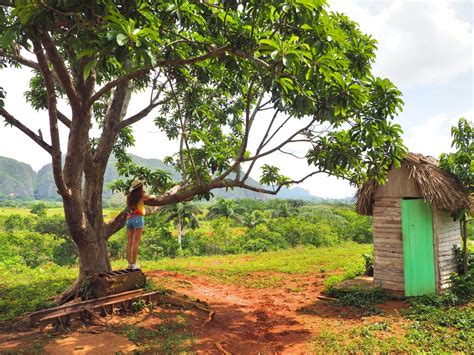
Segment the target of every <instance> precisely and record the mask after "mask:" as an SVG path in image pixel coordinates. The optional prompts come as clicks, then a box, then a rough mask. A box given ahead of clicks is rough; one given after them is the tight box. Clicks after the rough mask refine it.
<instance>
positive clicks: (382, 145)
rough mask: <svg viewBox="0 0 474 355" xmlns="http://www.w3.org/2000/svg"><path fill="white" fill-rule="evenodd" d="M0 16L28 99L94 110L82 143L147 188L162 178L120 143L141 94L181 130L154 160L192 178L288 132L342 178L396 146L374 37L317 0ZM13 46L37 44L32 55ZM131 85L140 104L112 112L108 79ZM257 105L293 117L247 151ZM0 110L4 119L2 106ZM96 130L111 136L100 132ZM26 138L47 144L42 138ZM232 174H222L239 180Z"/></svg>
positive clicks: (372, 170)
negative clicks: (288, 127) (375, 70)
mask: <svg viewBox="0 0 474 355" xmlns="http://www.w3.org/2000/svg"><path fill="white" fill-rule="evenodd" d="M0 26H1V27H0V28H1V30H2V32H3V33H4V36H3V38H2V43H1V44H2V47H3V50H2V52H1V56H2V63H1V64H2V65H3V66H6V65H17V66H19V65H22V66H25V65H26V66H29V67H31V68H33V69H34V76H33V78H32V79H31V82H30V86H31V90H30V91H28V92H27V93H26V95H25V96H26V99H27V100H28V101H29V102H30V104H31V105H32V107H33V108H35V109H48V108H50V111H51V106H53V102H51V100H54V101H56V100H58V99H61V98H62V99H65V100H67V101H68V103H69V105H70V107H71V110H72V115H73V116H74V112H78V113H79V112H80V111H81V110H89V109H90V110H92V115H91V116H93V120H92V122H89V124H91V123H94V121H95V123H97V124H98V125H99V126H100V127H101V128H102V131H103V134H102V136H101V137H98V138H91V139H90V141H89V142H88V145H89V148H90V150H91V152H92V153H93V154H95V155H96V156H99V155H100V154H101V152H102V151H104V150H108V149H107V148H109V147H105V146H106V145H109V146H110V145H111V144H112V145H113V150H114V153H115V154H116V155H117V156H118V157H120V158H121V162H122V169H121V172H122V173H123V174H124V175H125V176H129V177H131V176H132V175H144V176H143V177H146V178H148V180H149V181H154V183H152V184H151V185H152V187H154V188H155V189H156V190H158V191H155V192H164V191H166V189H168V188H169V187H170V185H172V182H171V181H170V177H169V175H167V174H166V173H164V172H150V171H147V170H146V169H139V168H138V167H136V166H133V164H131V162H130V161H129V160H127V158H126V154H125V149H126V148H127V147H129V146H130V145H131V144H133V136H132V131H131V129H130V126H131V125H132V124H133V123H135V122H137V121H138V120H140V119H142V118H144V117H145V116H146V115H148V114H149V113H150V112H151V111H152V110H153V109H154V108H158V112H157V114H155V115H154V116H155V122H156V124H157V126H158V127H159V128H160V129H162V130H163V131H165V132H166V134H167V136H168V137H169V138H170V139H179V140H180V142H181V146H180V148H181V149H180V151H179V152H177V154H176V155H175V156H171V157H168V158H167V160H166V161H167V162H168V163H170V164H173V165H174V166H175V167H176V168H177V169H178V170H179V171H180V172H181V173H182V174H183V177H184V180H185V182H186V183H190V184H198V185H200V186H203V185H205V184H209V183H210V182H211V181H212V180H213V177H215V176H219V178H220V179H221V180H222V179H224V178H226V177H228V176H229V173H230V172H233V171H235V170H236V168H237V167H238V166H239V164H240V163H248V165H249V166H250V167H253V165H254V162H255V160H256V159H258V158H263V157H264V156H266V155H268V154H271V153H273V152H277V151H281V150H283V149H284V147H286V146H288V145H291V144H294V143H296V142H300V143H303V142H306V143H308V145H309V149H308V153H307V155H306V158H307V160H308V162H309V163H310V164H312V165H314V166H315V168H316V169H315V171H316V172H319V171H324V172H327V173H330V174H333V175H335V176H338V177H344V178H347V179H349V180H350V181H351V182H354V183H359V182H360V181H361V180H363V179H364V178H365V177H366V176H367V175H374V174H375V175H377V176H383V172H384V170H385V169H386V168H387V167H388V166H389V165H390V164H391V163H392V160H393V158H394V157H395V158H396V157H399V156H400V155H401V154H402V153H403V152H402V148H401V141H400V138H399V133H400V128H399V127H398V126H397V125H393V124H391V123H390V122H389V120H388V119H389V118H392V117H393V116H394V115H395V114H396V113H397V111H398V110H400V109H401V104H402V101H401V99H400V92H399V91H398V90H397V89H396V88H395V87H394V85H393V84H392V83H391V82H390V81H389V80H387V79H380V78H375V77H373V76H372V75H371V74H370V70H371V63H372V62H373V61H374V58H375V53H374V52H375V49H376V42H375V40H374V39H372V38H371V36H369V35H365V34H363V33H362V32H361V31H360V30H359V28H358V26H357V24H356V23H354V22H352V21H351V20H349V18H347V17H346V16H344V15H342V14H334V13H330V12H328V11H327V9H326V4H325V1H321V0H314V1H310V0H297V1H266V2H261V1H241V2H240V1H225V2H224V1H203V2H200V1H196V2H188V1H174V2H154V1H136V2H122V1H46V2H45V1H41V2H40V1H24V0H22V1H16V2H14V3H11V4H10V6H8V4H7V5H6V6H3V9H2V13H1V24H0ZM35 48H36V49H35ZM38 51H39V52H40V53H38ZM27 52H30V53H31V52H33V53H34V52H36V53H37V54H36V56H37V57H38V58H37V59H38V60H37V63H36V62H33V61H31V60H30V59H27V58H28V57H29V56H28V55H26V54H25V53H27ZM23 54H25V56H23ZM41 54H44V56H42V55H41ZM42 57H44V58H42ZM42 59H43V60H42ZM42 62H43V64H44V65H42ZM48 82H49V84H48ZM144 89H148V90H150V91H151V93H150V100H149V103H148V105H146V107H144V108H143V110H141V111H140V112H138V113H136V114H134V115H132V116H130V117H121V119H120V120H119V122H118V123H117V122H115V123H114V124H112V122H111V118H110V117H109V116H110V115H111V112H110V111H111V108H112V106H113V100H114V99H117V96H119V95H118V92H119V91H120V90H122V91H123V92H122V94H121V95H122V96H126V95H130V92H129V91H131V92H136V91H140V90H144ZM48 90H49V94H48ZM81 91H87V92H88V95H85V97H84V95H81V94H82V92H81ZM53 93H54V96H55V97H54V98H51V95H50V94H53ZM48 97H49V102H48ZM116 101H121V100H116ZM126 101H127V100H124V102H122V106H124V105H125V103H126ZM266 109H272V112H274V113H275V116H277V114H279V115H282V116H284V117H286V118H287V120H285V121H284V122H289V121H292V120H300V121H301V122H302V124H301V126H300V127H299V129H297V130H295V131H294V132H292V133H293V134H290V135H288V137H286V138H285V139H282V140H281V141H279V142H275V143H274V144H273V145H271V143H273V142H270V138H271V136H272V134H273V133H274V132H275V131H276V130H278V128H280V130H281V129H283V128H284V127H283V124H282V125H281V126H278V125H276V124H275V121H277V118H276V117H274V118H273V119H272V120H269V122H268V126H269V127H268V128H269V131H268V132H267V134H266V135H265V138H264V139H263V140H262V143H261V144H260V146H259V147H258V148H257V150H256V151H255V152H249V151H248V150H247V144H248V139H249V135H250V132H251V127H252V124H253V123H254V121H255V120H258V119H262V118H260V117H258V114H259V113H260V112H261V111H262V110H266ZM56 111H57V109H56ZM121 111H122V112H120V114H122V115H123V114H125V112H124V111H125V110H121ZM2 115H3V116H4V118H5V119H6V120H7V122H8V123H10V124H13V125H15V122H16V121H14V120H13V117H10V116H9V115H8V114H7V112H6V111H5V109H2ZM54 115H56V116H57V118H58V119H59V120H60V121H62V122H63V123H65V124H66V125H70V123H72V122H71V121H70V119H68V118H67V117H65V115H63V114H62V113H60V112H53V116H54ZM119 116H120V115H119ZM53 118H55V117H53ZM86 123H87V122H86ZM272 124H273V125H274V126H275V127H272ZM71 129H73V127H71ZM29 133H33V132H29ZM33 135H34V137H33V138H34V139H35V140H36V141H40V137H37V136H36V135H35V134H34V133H33ZM110 136H111V137H112V138H116V139H115V140H114V142H113V143H110V142H106V141H108V140H109V139H108V137H110ZM39 143H41V145H42V146H43V148H45V149H47V150H52V149H54V150H56V148H55V143H54V142H52V144H48V143H46V142H45V141H42V140H41V142H39ZM106 143H107V144H106ZM55 156H57V154H55ZM59 159H60V158H59ZM249 170H250V169H249ZM246 177H248V174H243V176H242V177H241V179H240V181H239V182H234V183H233V185H237V186H242V187H245V178H246ZM299 178H301V177H298V178H297V179H295V178H288V177H285V176H282V175H281V174H280V173H279V170H278V168H277V167H272V166H268V165H265V166H264V167H263V168H262V172H261V182H262V183H265V184H267V185H272V184H273V186H275V189H277V188H278V187H279V186H283V185H285V184H288V183H290V182H296V181H299V180H300V179H299ZM233 180H234V179H233ZM235 180H237V179H235ZM125 186H126V183H125V182H124V184H122V185H121V184H118V185H117V186H116V187H117V188H118V189H120V188H122V189H124V188H125ZM202 192H204V193H205V192H206V191H202Z"/></svg>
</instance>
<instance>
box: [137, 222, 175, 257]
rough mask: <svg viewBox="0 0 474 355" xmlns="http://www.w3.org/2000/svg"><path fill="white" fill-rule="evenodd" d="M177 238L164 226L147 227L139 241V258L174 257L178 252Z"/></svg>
mask: <svg viewBox="0 0 474 355" xmlns="http://www.w3.org/2000/svg"><path fill="white" fill-rule="evenodd" d="M178 249H179V244H178V240H177V238H175V237H173V236H172V234H171V232H170V231H169V230H168V229H167V228H165V227H164V226H161V227H157V228H147V229H146V230H145V232H144V233H143V236H142V239H141V241H140V258H142V259H144V260H156V259H159V258H162V257H170V258H175V257H176V256H177V254H178Z"/></svg>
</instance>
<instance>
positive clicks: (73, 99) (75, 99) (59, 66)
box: [41, 33, 81, 112]
mask: <svg viewBox="0 0 474 355" xmlns="http://www.w3.org/2000/svg"><path fill="white" fill-rule="evenodd" d="M41 42H42V44H43V47H44V49H45V51H46V53H47V55H48V59H49V61H50V62H51V64H52V65H53V68H54V71H55V72H56V73H57V77H58V80H59V82H60V83H61V87H62V88H63V89H64V91H65V92H66V95H67V97H68V99H69V103H70V104H71V108H72V110H73V111H75V112H79V111H80V106H81V103H80V100H79V96H78V95H77V92H76V88H75V87H74V83H73V81H72V80H71V76H70V75H69V71H68V69H67V68H66V65H65V63H64V61H63V59H62V58H61V55H60V54H59V52H58V50H57V49H56V45H55V44H54V42H53V40H52V39H51V37H50V36H49V34H48V33H42V34H41Z"/></svg>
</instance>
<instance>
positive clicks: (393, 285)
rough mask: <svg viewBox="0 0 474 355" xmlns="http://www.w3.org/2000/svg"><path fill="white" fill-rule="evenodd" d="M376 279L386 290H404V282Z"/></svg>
mask: <svg viewBox="0 0 474 355" xmlns="http://www.w3.org/2000/svg"><path fill="white" fill-rule="evenodd" d="M377 281H378V283H379V284H380V285H381V287H382V288H386V289H387V290H394V291H405V283H400V282H393V281H386V280H377Z"/></svg>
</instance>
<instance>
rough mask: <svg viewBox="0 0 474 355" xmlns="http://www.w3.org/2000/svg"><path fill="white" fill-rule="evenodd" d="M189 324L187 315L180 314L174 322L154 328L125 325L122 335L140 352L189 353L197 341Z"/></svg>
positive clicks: (164, 323)
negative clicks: (189, 329) (190, 330)
mask: <svg viewBox="0 0 474 355" xmlns="http://www.w3.org/2000/svg"><path fill="white" fill-rule="evenodd" d="M187 324H188V319H187V317H186V315H185V314H184V313H180V314H178V315H177V317H176V318H175V319H174V320H167V321H165V322H163V323H160V324H158V325H156V326H154V327H153V328H144V327H140V326H137V325H125V326H124V327H123V328H122V334H123V335H125V336H126V337H127V338H128V339H129V340H130V341H133V342H134V343H135V344H136V345H137V346H138V349H137V350H136V351H138V352H141V351H144V352H147V353H148V352H153V353H159V354H180V353H187V352H189V351H191V348H192V345H193V343H194V341H195V339H194V336H193V334H192V333H191V332H189V331H188V329H187Z"/></svg>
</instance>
